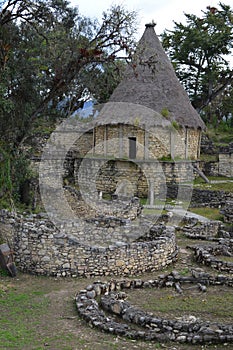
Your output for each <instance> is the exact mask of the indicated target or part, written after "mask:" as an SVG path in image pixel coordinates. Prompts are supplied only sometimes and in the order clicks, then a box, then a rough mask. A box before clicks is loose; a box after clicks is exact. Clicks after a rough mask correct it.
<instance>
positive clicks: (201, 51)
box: [162, 3, 233, 123]
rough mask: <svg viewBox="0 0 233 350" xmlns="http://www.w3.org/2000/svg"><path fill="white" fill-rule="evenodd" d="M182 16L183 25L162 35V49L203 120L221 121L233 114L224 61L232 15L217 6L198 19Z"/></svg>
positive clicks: (228, 73) (229, 47)
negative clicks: (200, 112) (168, 57)
mask: <svg viewBox="0 0 233 350" xmlns="http://www.w3.org/2000/svg"><path fill="white" fill-rule="evenodd" d="M185 16H186V23H185V24H182V23H177V22H175V29H174V30H173V31H165V32H164V33H163V34H162V42H163V46H164V48H165V49H166V51H167V53H168V54H169V55H170V57H171V59H172V62H173V65H174V68H175V70H176V73H177V75H178V77H179V79H180V80H181V81H182V83H183V85H184V87H185V89H186V91H187V92H188V94H189V96H190V98H191V100H192V103H193V106H194V107H195V108H196V109H197V110H198V111H202V117H203V119H204V120H205V121H210V122H211V123H212V122H213V118H216V119H217V120H218V121H219V120H222V118H223V117H224V116H228V115H229V113H232V111H233V102H232V101H233V99H232V94H233V90H232V79H233V78H232V69H231V68H230V64H229V62H228V60H227V59H226V56H230V55H231V53H232V49H233V41H232V37H233V11H232V9H231V8H230V6H228V5H224V4H223V3H219V6H218V8H214V7H207V9H206V10H205V11H203V15H202V16H201V17H198V16H196V15H192V14H185Z"/></svg>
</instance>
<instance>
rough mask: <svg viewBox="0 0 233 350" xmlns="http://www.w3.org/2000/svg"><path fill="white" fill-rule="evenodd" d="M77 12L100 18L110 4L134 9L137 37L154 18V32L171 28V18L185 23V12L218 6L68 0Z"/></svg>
mask: <svg viewBox="0 0 233 350" xmlns="http://www.w3.org/2000/svg"><path fill="white" fill-rule="evenodd" d="M222 2H223V3H224V4H227V5H230V6H231V7H232V6H233V0H222ZM70 3H71V5H72V6H77V7H78V8H79V12H80V14H82V15H85V16H87V17H96V18H98V19H99V20H101V15H102V12H103V11H105V10H107V9H108V8H109V7H110V6H111V5H115V4H116V5H118V4H119V5H123V6H124V7H125V8H126V9H127V10H129V11H132V10H135V11H136V12H137V13H138V18H139V21H140V24H139V28H138V35H139V38H140V37H141V35H142V34H143V32H144V28H145V24H146V23H149V22H151V21H152V20H154V21H155V22H156V23H157V26H156V27H155V30H156V33H157V34H161V32H162V31H163V30H164V29H173V20H175V21H176V22H182V23H185V16H184V12H185V13H190V14H195V15H201V11H202V10H206V7H207V6H214V7H218V4H219V0H194V1H192V0H95V1H93V0H91V1H90V0H70Z"/></svg>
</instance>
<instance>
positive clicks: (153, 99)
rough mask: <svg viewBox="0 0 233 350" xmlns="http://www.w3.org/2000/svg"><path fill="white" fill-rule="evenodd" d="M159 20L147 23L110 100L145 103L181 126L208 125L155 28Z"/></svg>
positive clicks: (196, 126) (197, 126)
mask: <svg viewBox="0 0 233 350" xmlns="http://www.w3.org/2000/svg"><path fill="white" fill-rule="evenodd" d="M154 27H155V23H153V22H152V23H148V24H146V29H145V31H144V34H143V36H142V38H141V39H140V41H139V43H138V46H137V50H136V53H135V56H134V58H133V64H132V65H130V66H129V67H128V68H127V69H126V72H125V76H124V78H123V80H122V81H121V83H120V84H119V85H118V86H117V87H116V89H115V90H114V92H113V94H112V96H111V97H110V100H109V101H110V102H128V103H135V104H137V105H142V106H145V107H147V108H150V109H152V110H154V111H155V112H157V113H159V114H162V115H163V113H162V112H163V111H166V114H167V115H166V118H169V119H170V120H171V121H173V120H175V121H176V122H177V123H179V124H180V125H181V126H185V127H191V128H201V129H204V128H205V124H204V122H203V121H202V119H201V118H200V116H199V114H198V113H197V111H196V110H195V109H194V108H193V106H192V105H191V102H190V100H189V97H188V95H187V93H186V92H185V90H184V88H183V86H182V85H181V83H180V82H179V80H178V78H177V76H176V74H175V71H174V68H173V66H172V64H171V62H170V60H169V59H168V57H167V55H166V53H165V51H164V49H163V47H162V45H161V43H160V41H159V39H158V37H157V35H156V33H155V30H154Z"/></svg>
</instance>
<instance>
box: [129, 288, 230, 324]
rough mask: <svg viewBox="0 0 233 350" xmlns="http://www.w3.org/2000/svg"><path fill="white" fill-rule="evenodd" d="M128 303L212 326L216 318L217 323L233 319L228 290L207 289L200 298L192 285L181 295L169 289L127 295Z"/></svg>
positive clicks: (142, 291) (163, 314)
mask: <svg viewBox="0 0 233 350" xmlns="http://www.w3.org/2000/svg"><path fill="white" fill-rule="evenodd" d="M220 289H221V294H220V293H219V291H220ZM161 292H162V293H161ZM128 301H129V302H131V303H132V304H133V305H135V306H136V307H139V308H140V309H143V310H144V311H147V312H152V313H153V314H154V315H156V316H159V317H165V318H169V319H173V318H175V317H182V316H185V315H194V316H196V317H198V318H200V319H201V320H209V321H211V322H213V318H215V319H217V320H218V322H224V323H231V322H232V317H233V293H231V289H230V288H227V287H222V288H221V287H212V286H211V287H210V286H209V287H208V289H207V293H206V294H202V295H201V294H200V292H199V291H198V288H197V286H194V285H185V286H183V294H182V295H178V294H177V293H176V292H175V291H174V289H172V288H163V289H162V290H161V289H150V290H148V289H146V290H137V291H136V290H135V291H132V292H130V293H129V294H128ZM226 310H227V314H226Z"/></svg>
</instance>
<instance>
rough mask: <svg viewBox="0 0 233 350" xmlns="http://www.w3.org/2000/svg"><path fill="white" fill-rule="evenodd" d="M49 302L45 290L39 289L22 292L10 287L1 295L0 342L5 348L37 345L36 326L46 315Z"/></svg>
mask: <svg viewBox="0 0 233 350" xmlns="http://www.w3.org/2000/svg"><path fill="white" fill-rule="evenodd" d="M48 303H49V302H48V299H47V298H46V297H45V296H44V295H43V292H41V291H37V290H32V291H30V292H28V293H21V292H20V291H19V290H17V289H16V290H15V289H14V288H10V289H8V290H6V291H5V292H4V293H2V294H1V295H0V309H1V314H0V344H4V346H5V348H4V349H24V348H27V347H28V346H30V345H32V344H33V345H35V346H36V345H37V344H36V340H35V338H36V336H35V332H36V328H37V325H38V324H39V322H40V318H41V316H42V315H43V314H44V315H46V312H47V307H48ZM38 345H39V344H38ZM34 348H35V347H34Z"/></svg>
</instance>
